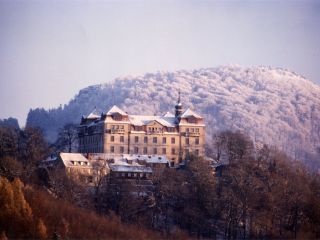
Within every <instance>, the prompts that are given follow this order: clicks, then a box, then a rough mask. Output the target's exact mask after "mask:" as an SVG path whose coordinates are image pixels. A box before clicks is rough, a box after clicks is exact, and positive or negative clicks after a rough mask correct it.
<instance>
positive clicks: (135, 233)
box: [0, 127, 320, 239]
mask: <svg viewBox="0 0 320 240" xmlns="http://www.w3.org/2000/svg"><path fill="white" fill-rule="evenodd" d="M69 143H70V142H69ZM66 144H67V145H66V146H67V149H68V141H66ZM49 152H51V149H50V148H49V147H48V145H47V143H46V142H45V141H44V139H43V137H42V133H41V131H39V130H37V129H32V128H27V129H23V130H20V129H15V128H12V127H2V128H0V175H1V176H2V178H1V180H0V206H1V211H0V233H1V234H2V238H5V237H8V238H44V239H45V238H59V237H61V238H84V239H88V238H111V239H123V238H124V239H157V238H186V235H185V234H184V233H183V232H185V233H187V234H188V235H189V236H190V237H191V238H212V239H223V238H224V239H294V238H302V239H306V238H307V239H317V238H320V179H319V173H314V172H310V171H308V170H306V168H305V167H304V166H303V165H302V164H300V163H299V162H296V161H293V160H291V159H290V158H288V157H287V156H286V155H285V154H283V153H281V152H279V151H277V150H276V149H272V148H269V147H268V146H261V147H260V148H257V147H256V146H254V144H253V142H252V141H251V140H250V139H249V138H248V137H246V136H244V135H243V134H241V133H233V132H222V133H219V134H217V135H216V136H215V138H214V141H213V143H212V145H210V146H208V148H207V154H208V155H209V156H211V157H212V158H214V159H215V160H216V161H217V162H218V163H217V164H215V165H214V166H213V165H212V164H211V162H209V161H207V160H204V159H201V158H196V157H190V158H189V159H187V161H186V165H185V167H184V168H180V169H171V168H166V169H165V170H164V171H162V172H161V171H160V172H156V174H154V176H153V179H152V182H153V186H152V187H151V188H149V189H148V191H146V188H144V187H141V188H140V187H139V186H138V187H137V183H133V185H132V186H130V184H129V185H128V184H121V183H120V184H119V185H116V191H112V187H111V185H110V181H108V177H107V178H106V179H105V181H101V183H102V184H101V185H100V184H99V185H98V186H97V187H98V188H99V189H96V190H98V191H94V193H93V194H88V191H86V189H85V188H83V187H82V186H81V185H79V184H78V183H77V182H74V181H72V179H69V178H67V176H66V174H65V172H64V171H59V170H56V171H52V172H51V173H49V175H50V176H49V182H47V181H45V180H44V179H48V178H47V177H48V176H46V177H44V176H43V172H41V171H38V168H37V164H38V162H39V161H40V160H43V159H44V158H45V157H46V155H47V154H48V153H49ZM134 185H135V186H134ZM138 185H139V184H138ZM113 187H115V186H113ZM132 189H134V194H132V193H130V192H132ZM147 192H148V193H147ZM146 193H147V194H146ZM79 206H80V207H79ZM146 228H148V229H149V230H146ZM180 229H181V230H180ZM155 231H156V232H157V233H154V232H155Z"/></svg>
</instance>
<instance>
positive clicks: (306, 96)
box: [27, 66, 320, 159]
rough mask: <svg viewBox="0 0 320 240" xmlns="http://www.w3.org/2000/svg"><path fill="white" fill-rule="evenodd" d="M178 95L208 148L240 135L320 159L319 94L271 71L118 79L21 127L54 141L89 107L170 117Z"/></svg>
mask: <svg viewBox="0 0 320 240" xmlns="http://www.w3.org/2000/svg"><path fill="white" fill-rule="evenodd" d="M178 91H181V98H182V103H183V105H184V107H185V108H186V107H191V108H192V109H194V110H195V111H197V112H198V113H200V114H202V115H203V117H204V118H205V121H206V124H207V129H206V130H207V141H210V139H211V136H212V134H213V133H214V132H215V131H220V130H225V129H230V130H240V131H242V132H244V133H246V134H248V135H249V136H251V137H252V138H253V139H254V140H255V141H258V142H265V143H267V144H270V145H275V146H277V147H278V148H280V149H281V150H284V151H285V152H286V153H288V154H289V155H290V156H292V157H294V158H297V159H307V158H314V159H315V158H316V157H315V156H316V155H317V154H319V153H318V148H319V147H320V144H319V142H320V99H319V96H320V86H319V85H316V84H314V83H313V82H311V81H309V80H307V79H305V78H304V77H303V76H300V75H298V74H296V73H293V72H290V71H288V70H284V69H279V68H271V67H249V68H248V67H241V66H222V67H215V68H206V69H197V70H192V71H186V70H181V71H176V72H157V73H147V74H145V75H144V76H127V77H122V78H117V79H115V80H114V81H113V82H111V83H106V84H100V85H94V86H89V87H87V88H84V89H82V90H80V92H79V93H78V94H77V95H76V96H75V97H74V98H73V99H72V100H71V101H70V102H69V103H68V104H66V105H64V106H63V107H61V106H60V107H59V108H56V109H51V110H48V111H47V110H44V109H41V108H37V109H34V110H30V112H29V114H28V118H27V126H38V127H41V128H43V129H44V130H45V133H46V135H47V138H48V139H49V140H50V141H54V139H55V138H56V134H57V130H58V128H59V127H62V126H63V125H64V124H65V123H68V122H74V123H79V121H80V118H81V116H82V115H87V114H88V113H90V112H91V111H92V110H93V109H94V108H95V107H96V108H97V109H98V110H99V111H101V112H102V111H103V112H106V111H107V110H108V109H109V108H110V107H111V106H112V105H114V104H116V105H118V106H119V107H120V108H122V109H123V110H125V111H127V112H128V113H131V114H151V115H153V114H157V115H160V114H164V113H166V112H167V111H171V112H173V108H174V104H175V103H176V101H177V97H178ZM311 156H312V157H311Z"/></svg>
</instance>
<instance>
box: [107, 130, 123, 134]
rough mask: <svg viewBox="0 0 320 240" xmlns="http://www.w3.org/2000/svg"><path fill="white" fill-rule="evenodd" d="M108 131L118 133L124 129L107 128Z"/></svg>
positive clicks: (121, 132)
mask: <svg viewBox="0 0 320 240" xmlns="http://www.w3.org/2000/svg"><path fill="white" fill-rule="evenodd" d="M108 130H109V132H110V133H118V134H119V133H120V134H124V133H125V130H124V129H108Z"/></svg>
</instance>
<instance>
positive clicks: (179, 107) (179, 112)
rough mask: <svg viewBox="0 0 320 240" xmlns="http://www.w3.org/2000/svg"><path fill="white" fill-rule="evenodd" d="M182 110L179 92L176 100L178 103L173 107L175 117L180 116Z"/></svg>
mask: <svg viewBox="0 0 320 240" xmlns="http://www.w3.org/2000/svg"><path fill="white" fill-rule="evenodd" d="M182 111H183V108H182V104H181V102H180V91H179V98H178V102H177V104H176V105H175V117H176V118H177V117H179V116H180V115H181V114H182Z"/></svg>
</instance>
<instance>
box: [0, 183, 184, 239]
mask: <svg viewBox="0 0 320 240" xmlns="http://www.w3.org/2000/svg"><path fill="white" fill-rule="evenodd" d="M0 206H1V211H0V233H1V236H0V238H1V239H6V238H9V239H12V238H13V239H17V238H18V239H21V238H28V239H31V238H32V239H162V236H161V235H160V234H156V233H154V232H152V231H149V230H146V229H145V228H144V227H143V226H141V227H138V226H132V225H126V224H123V223H121V221H120V220H119V218H117V217H116V216H109V217H102V216H99V215H97V214H96V213H94V212H93V211H89V210H86V209H81V208H79V207H76V206H74V205H73V204H72V203H69V202H66V201H64V200H62V199H56V198H53V197H52V196H50V195H49V194H48V193H46V192H44V191H42V190H37V189H35V188H34V187H31V186H25V185H24V184H23V183H22V182H21V181H20V180H18V179H15V180H14V181H12V182H10V181H8V180H7V179H6V178H3V177H0ZM176 237H177V238H180V237H179V236H176ZM181 237H182V235H181Z"/></svg>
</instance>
